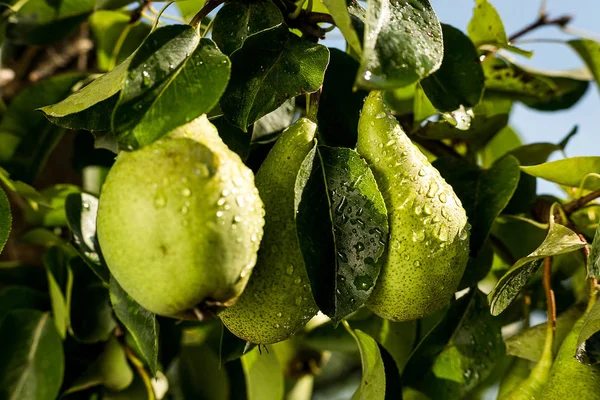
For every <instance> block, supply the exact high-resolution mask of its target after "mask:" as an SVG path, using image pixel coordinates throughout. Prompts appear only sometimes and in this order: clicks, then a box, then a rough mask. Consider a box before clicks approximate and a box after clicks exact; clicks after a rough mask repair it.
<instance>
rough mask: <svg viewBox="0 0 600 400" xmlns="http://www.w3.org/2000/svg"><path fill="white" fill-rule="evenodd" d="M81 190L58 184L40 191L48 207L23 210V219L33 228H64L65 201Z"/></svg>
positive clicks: (73, 186) (72, 186) (65, 223)
mask: <svg viewBox="0 0 600 400" xmlns="http://www.w3.org/2000/svg"><path fill="white" fill-rule="evenodd" d="M80 191H81V189H80V188H79V187H77V186H75V185H67V184H59V185H54V186H50V187H48V188H46V189H42V190H40V192H39V194H40V195H41V196H42V197H43V198H44V200H43V201H44V203H46V204H47V205H48V207H38V208H37V209H34V208H32V207H27V208H26V209H25V219H26V220H27V222H28V223H29V224H31V225H33V226H45V227H56V226H66V225H67V216H66V213H65V200H66V198H67V196H68V195H70V194H72V193H80Z"/></svg>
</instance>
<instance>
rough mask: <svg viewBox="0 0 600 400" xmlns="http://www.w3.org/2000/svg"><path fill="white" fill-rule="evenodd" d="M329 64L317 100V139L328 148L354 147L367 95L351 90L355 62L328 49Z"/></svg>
mask: <svg viewBox="0 0 600 400" xmlns="http://www.w3.org/2000/svg"><path fill="white" fill-rule="evenodd" d="M329 53H330V57H331V59H330V61H329V65H328V66H327V71H326V72H325V81H324V82H323V91H322V93H321V99H320V100H319V113H318V115H317V119H318V121H319V135H320V136H321V137H322V138H323V141H324V142H325V143H326V144H328V145H331V146H343V147H350V148H354V147H356V140H357V137H358V130H357V127H358V118H359V116H360V111H361V109H362V106H363V102H364V100H365V97H366V96H367V92H366V91H364V90H357V91H353V90H352V85H353V84H354V79H356V74H357V73H358V66H359V65H358V62H357V61H356V60H354V59H353V58H352V57H351V56H349V55H348V54H346V53H344V52H343V51H340V50H338V49H333V48H331V49H329Z"/></svg>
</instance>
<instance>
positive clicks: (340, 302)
mask: <svg viewBox="0 0 600 400" xmlns="http://www.w3.org/2000/svg"><path fill="white" fill-rule="evenodd" d="M309 174H310V176H308V175H309ZM306 179H308V180H306ZM305 183H306V186H304V184H305ZM296 189H297V192H296V202H297V204H298V207H297V210H298V213H297V217H296V221H297V222H296V228H297V231H298V239H299V241H300V249H301V250H302V254H303V257H304V262H305V264H306V269H307V272H308V276H309V278H310V284H311V287H312V293H313V295H314V298H315V302H316V303H317V305H318V306H319V308H320V309H321V311H323V313H325V314H326V315H328V316H329V317H330V318H331V319H332V320H333V321H334V322H336V323H337V322H339V321H341V320H342V319H343V318H345V317H346V316H347V315H348V314H350V313H352V312H353V311H356V310H357V309H358V308H359V307H360V306H362V305H363V304H364V302H365V301H366V300H367V298H368V296H369V295H370V293H371V292H372V290H373V287H374V286H375V282H376V281H377V277H378V276H379V271H380V269H381V265H380V264H378V263H377V260H378V259H379V257H381V255H382V253H383V250H384V248H385V244H386V242H387V238H388V231H389V227H388V220H387V211H386V208H385V203H384V202H383V197H382V196H381V193H380V192H379V189H378V187H377V183H376V182H375V178H374V177H373V173H372V172H371V170H370V169H369V167H368V166H367V164H366V163H365V161H364V160H362V159H361V158H360V156H359V155H358V153H356V151H354V150H351V149H347V148H341V147H340V148H335V147H326V146H320V147H318V148H315V149H313V150H312V151H311V153H309V155H308V156H307V157H306V159H305V160H304V163H303V165H302V168H301V171H300V173H299V175H298V178H297V181H296Z"/></svg>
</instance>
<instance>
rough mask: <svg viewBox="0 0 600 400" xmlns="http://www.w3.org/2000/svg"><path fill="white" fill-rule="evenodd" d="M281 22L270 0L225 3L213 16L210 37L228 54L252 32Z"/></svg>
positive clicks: (237, 47)
mask: <svg viewBox="0 0 600 400" xmlns="http://www.w3.org/2000/svg"><path fill="white" fill-rule="evenodd" d="M281 23H283V15H281V11H279V7H277V6H276V5H275V4H273V2H272V1H271V0H257V1H252V2H243V1H234V2H229V3H226V4H225V5H224V6H223V8H221V9H220V10H219V12H218V13H217V15H216V16H215V19H214V23H213V29H212V38H213V39H214V41H215V43H216V44H217V46H219V48H220V49H221V51H222V52H223V53H225V54H227V55H230V54H231V53H233V52H234V51H236V50H237V49H239V48H240V47H242V44H243V43H244V41H245V40H246V38H248V37H249V36H252V35H254V34H257V33H259V32H262V31H264V30H265V29H269V28H272V27H274V26H277V25H279V24H281Z"/></svg>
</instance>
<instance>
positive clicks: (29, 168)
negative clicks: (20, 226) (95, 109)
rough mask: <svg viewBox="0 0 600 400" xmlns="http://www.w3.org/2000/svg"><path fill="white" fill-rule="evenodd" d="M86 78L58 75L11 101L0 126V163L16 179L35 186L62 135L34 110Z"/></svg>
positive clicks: (59, 96) (26, 90) (30, 88)
mask: <svg viewBox="0 0 600 400" xmlns="http://www.w3.org/2000/svg"><path fill="white" fill-rule="evenodd" d="M83 77H84V75H82V74H73V73H70V74H64V75H58V76H55V77H52V78H50V79H47V80H44V81H40V82H37V83H35V84H33V85H31V86H30V87H28V88H26V89H24V90H22V91H21V92H19V94H18V95H17V96H16V97H15V98H14V99H13V100H12V102H11V103H10V105H9V106H8V109H7V110H6V113H5V114H4V118H3V119H2V122H0V162H1V163H2V165H3V166H4V167H5V168H6V169H7V170H8V171H9V172H10V173H11V176H12V177H13V178H15V179H19V180H22V181H25V182H32V181H33V179H34V178H35V176H36V175H37V173H38V172H39V171H40V170H41V169H42V168H43V166H44V165H45V163H46V161H47V159H48V157H49V155H50V153H51V152H52V150H53V149H54V146H55V145H56V144H57V143H58V141H59V140H60V138H61V137H62V135H63V130H62V129H59V128H57V127H55V126H53V125H52V124H50V123H48V121H46V119H45V118H44V116H43V115H41V114H40V113H38V112H37V111H36V110H35V109H36V108H37V107H41V106H44V105H46V104H49V103H55V102H57V101H59V100H61V99H63V98H64V97H65V96H66V95H67V94H69V93H70V91H71V88H72V87H73V85H74V84H76V83H77V82H78V81H80V80H81V79H83Z"/></svg>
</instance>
